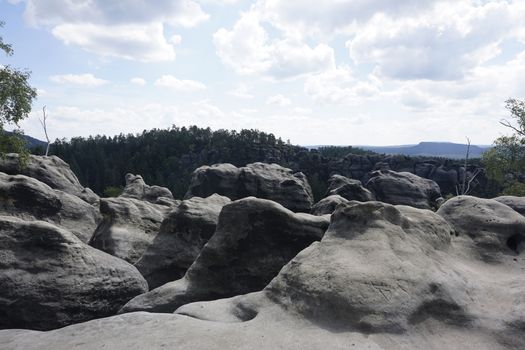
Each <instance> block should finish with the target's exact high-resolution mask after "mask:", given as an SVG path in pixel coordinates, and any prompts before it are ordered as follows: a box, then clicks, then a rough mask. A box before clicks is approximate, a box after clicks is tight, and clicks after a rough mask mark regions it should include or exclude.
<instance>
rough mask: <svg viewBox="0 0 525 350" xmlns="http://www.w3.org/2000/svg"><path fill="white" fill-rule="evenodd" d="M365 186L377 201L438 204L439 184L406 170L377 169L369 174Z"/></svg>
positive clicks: (422, 205) (421, 205) (418, 205)
mask: <svg viewBox="0 0 525 350" xmlns="http://www.w3.org/2000/svg"><path fill="white" fill-rule="evenodd" d="M366 187H367V188H368V189H369V190H370V191H372V193H374V195H375V197H376V199H377V200H378V201H382V202H385V203H390V204H394V205H398V204H400V205H408V206H411V207H415V208H420V209H431V208H435V207H438V206H439V204H440V201H441V200H442V198H441V192H440V190H439V186H438V185H437V184H436V183H435V182H434V181H432V180H428V179H424V178H421V177H419V176H417V175H414V174H411V173H408V172H399V173H398V172H395V171H391V170H378V171H374V172H372V173H371V174H370V179H369V180H368V182H367V183H366Z"/></svg>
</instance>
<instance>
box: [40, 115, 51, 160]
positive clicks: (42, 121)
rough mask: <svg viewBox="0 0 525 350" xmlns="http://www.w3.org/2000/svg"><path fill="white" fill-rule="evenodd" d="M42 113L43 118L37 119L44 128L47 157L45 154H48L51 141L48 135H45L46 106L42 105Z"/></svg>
mask: <svg viewBox="0 0 525 350" xmlns="http://www.w3.org/2000/svg"><path fill="white" fill-rule="evenodd" d="M42 114H43V119H39V120H40V124H41V125H42V127H43V128H44V133H45V134H46V141H47V147H46V157H47V155H48V154H49V145H50V144H51V142H49V136H48V135H47V125H46V120H47V115H46V106H44V107H43V108H42Z"/></svg>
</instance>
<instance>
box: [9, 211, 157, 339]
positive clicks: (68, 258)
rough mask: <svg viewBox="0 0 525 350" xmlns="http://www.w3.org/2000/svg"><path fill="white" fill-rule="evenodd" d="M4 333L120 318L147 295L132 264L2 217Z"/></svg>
mask: <svg viewBox="0 0 525 350" xmlns="http://www.w3.org/2000/svg"><path fill="white" fill-rule="evenodd" d="M0 285H1V286H2V288H1V289H0V328H30V329H40V330H46V329H53V328H58V327H63V326H66V325H68V324H71V323H76V322H82V321H87V320H90V319H93V318H97V317H105V316H110V315H112V314H114V313H115V312H116V311H117V310H118V309H119V308H120V307H121V306H122V305H123V304H124V303H125V302H127V301H128V300H129V299H131V298H132V297H134V296H136V295H137V294H140V293H143V292H145V291H147V284H146V281H145V280H144V279H143V278H142V276H141V275H140V274H139V272H138V271H137V270H136V269H135V268H134V267H133V266H131V265H129V264H128V263H126V262H124V261H122V260H120V259H117V258H115V257H112V256H110V255H107V254H105V253H103V252H101V251H99V250H97V249H94V248H92V247H89V246H88V245H86V244H83V243H82V242H81V241H80V240H79V239H78V238H77V237H75V235H73V234H72V233H71V232H69V231H67V230H64V229H62V228H59V227H57V226H54V225H52V224H49V223H46V222H43V221H24V220H21V219H18V218H13V217H6V216H0Z"/></svg>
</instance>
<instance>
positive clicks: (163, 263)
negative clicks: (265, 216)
mask: <svg viewBox="0 0 525 350" xmlns="http://www.w3.org/2000/svg"><path fill="white" fill-rule="evenodd" d="M229 202H230V199H229V198H227V197H223V196H219V195H217V194H214V195H211V196H209V197H207V198H200V197H193V198H190V199H186V200H184V201H182V203H181V204H180V205H179V206H177V207H176V208H175V209H174V210H172V211H171V212H170V213H169V214H168V215H167V216H166V218H165V219H164V221H163V222H162V224H161V226H160V229H159V233H158V234H157V235H156V236H155V238H154V240H153V241H152V242H151V244H149V245H148V247H147V248H146V250H145V251H144V253H143V254H142V255H141V257H140V259H139V260H138V261H137V262H136V264H135V266H136V267H137V269H138V270H139V271H140V272H141V273H142V275H143V276H144V277H145V278H146V280H147V281H148V284H149V287H150V289H153V288H156V287H158V286H160V285H163V284H165V283H167V282H171V281H175V280H178V279H180V278H181V277H183V276H184V273H185V272H186V270H187V269H188V267H190V265H191V264H192V263H193V261H194V260H195V258H196V257H197V255H198V254H199V252H200V251H201V249H202V247H203V246H204V244H206V242H208V240H209V239H210V237H211V236H212V235H213V233H214V232H215V228H216V226H217V222H218V221H219V214H220V212H221V210H222V207H223V206H224V205H226V204H228V203H229Z"/></svg>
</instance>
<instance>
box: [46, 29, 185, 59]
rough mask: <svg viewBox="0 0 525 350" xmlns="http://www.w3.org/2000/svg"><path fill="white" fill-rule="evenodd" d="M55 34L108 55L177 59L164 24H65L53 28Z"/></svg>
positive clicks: (89, 50) (95, 52)
mask: <svg viewBox="0 0 525 350" xmlns="http://www.w3.org/2000/svg"><path fill="white" fill-rule="evenodd" d="M52 33H53V35H54V36H55V37H57V38H59V39H60V40H62V41H63V42H64V43H66V44H68V45H77V46H80V47H81V48H83V49H84V50H86V51H88V52H91V53H94V54H97V55H99V56H105V57H118V58H124V59H130V60H138V61H144V62H160V61H171V60H173V59H175V50H174V48H173V45H171V44H169V43H168V42H167V41H166V39H165V37H164V34H163V27H162V24H160V23H156V24H152V25H119V26H110V27H108V26H103V25H93V24H61V25H58V26H56V27H55V28H53V30H52Z"/></svg>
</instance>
